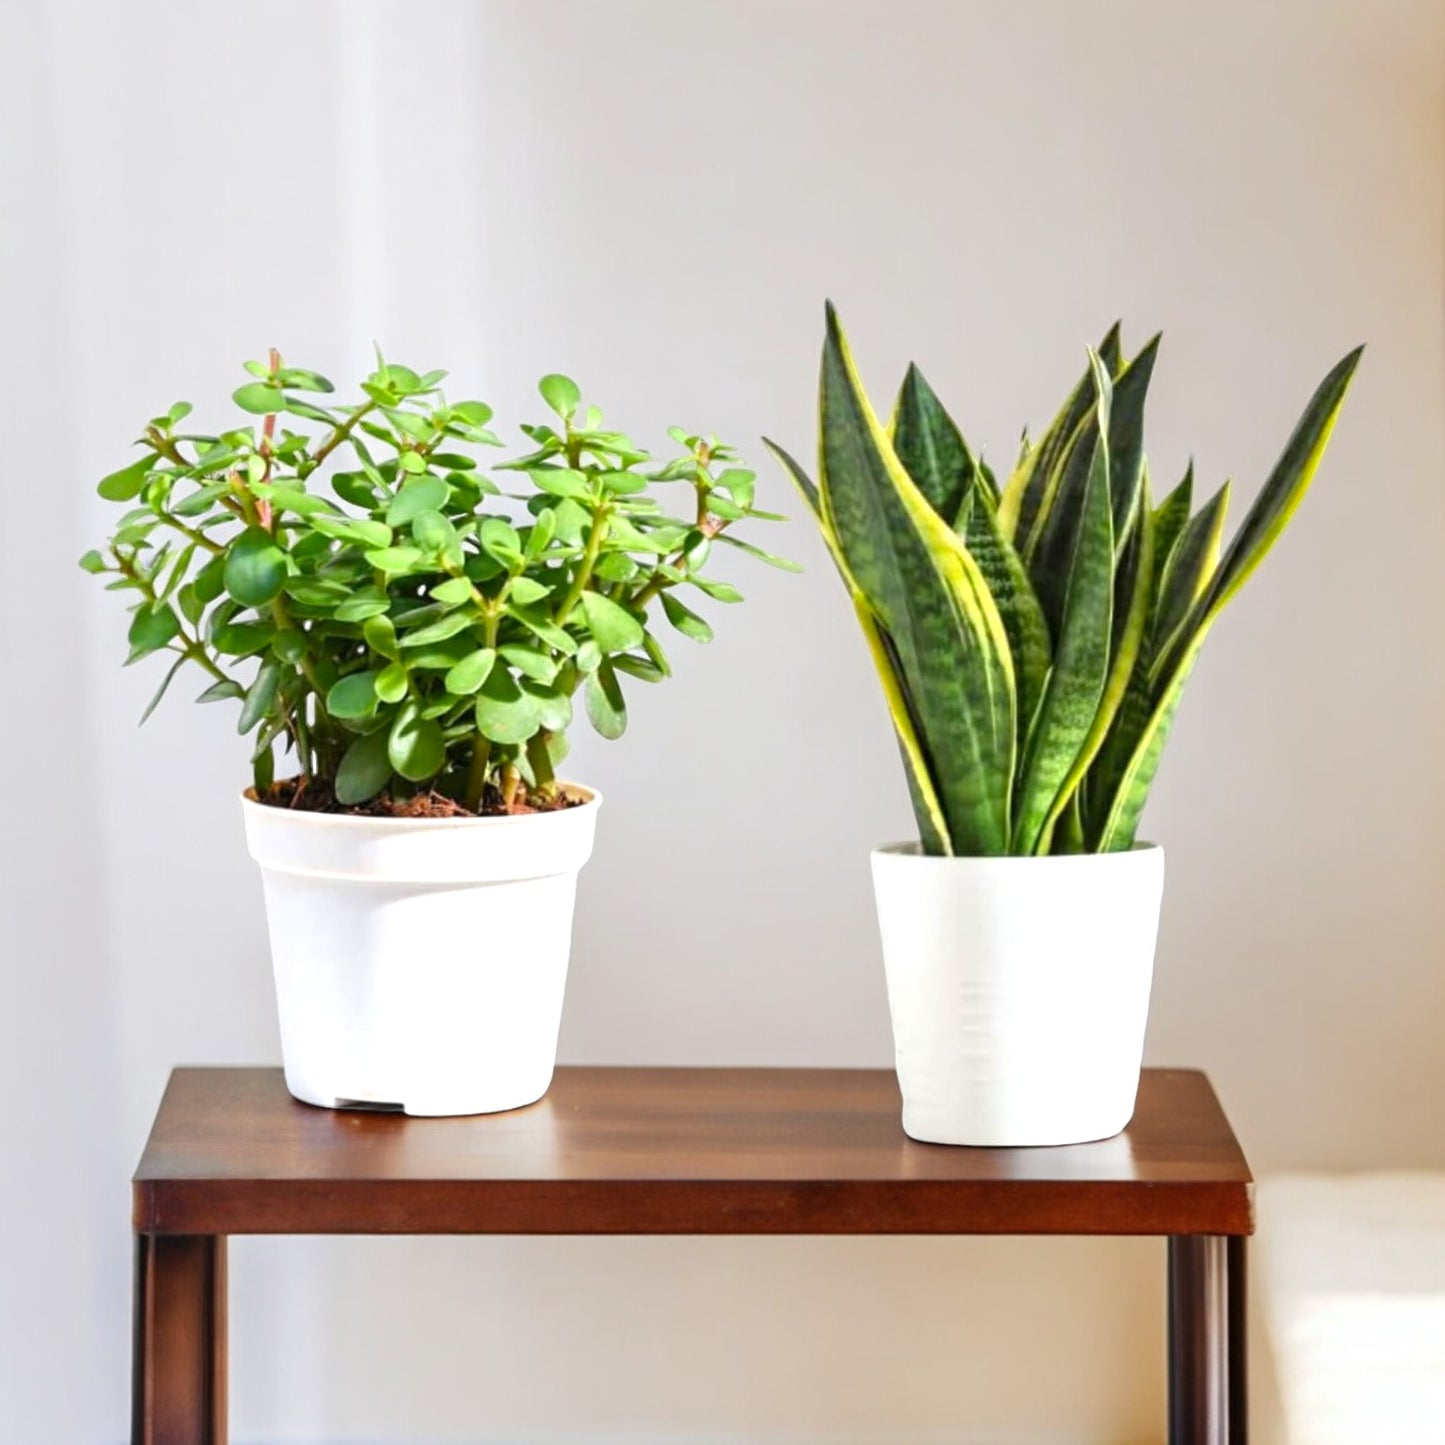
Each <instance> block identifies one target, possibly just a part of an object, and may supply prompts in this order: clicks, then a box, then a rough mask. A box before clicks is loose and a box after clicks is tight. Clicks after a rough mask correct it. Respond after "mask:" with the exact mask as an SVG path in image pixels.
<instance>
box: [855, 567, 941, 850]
mask: <svg viewBox="0 0 1445 1445" xmlns="http://www.w3.org/2000/svg"><path fill="white" fill-rule="evenodd" d="M853 606H854V609H855V610H856V611H857V614H858V622H859V625H860V626H861V627H862V629H863V636H864V638H865V639H866V640H867V642H868V651H869V653H870V654H871V655H872V657H873V665H874V667H875V668H876V669H877V671H878V677H879V680H880V681H881V682H882V684H883V696H884V699H885V701H886V702H887V704H888V715H889V717H890V718H891V719H892V722H893V731H894V733H895V734H896V735H897V738H898V750H899V752H900V754H901V755H902V758H903V774H904V776H905V777H906V778H907V779H908V796H909V798H910V800H911V801H912V803H913V816H914V818H915V819H916V820H917V823H918V837H919V841H920V842H921V843H922V845H923V851H924V852H925V853H927V854H928V855H929V856H930V857H935V858H936V857H944V856H947V855H949V854H951V853H952V852H953V842H952V840H951V839H950V837H949V834H948V820H947V819H946V818H945V817H944V816H943V805H942V804H941V803H940V802H939V799H938V788H937V786H936V785H935V783H934V781H933V770H932V766H931V764H930V762H929V760H928V758H927V757H926V755H925V754H924V750H923V746H924V745H923V740H922V738H921V737H920V736H919V732H918V726H917V723H916V722H915V720H914V713H913V707H912V704H911V703H910V702H909V700H908V684H907V682H906V681H905V679H904V676H903V670H902V667H901V665H900V663H899V661H898V649H897V648H896V647H894V645H893V641H892V639H891V638H890V637H889V636H888V634H887V633H886V632H884V631H883V628H882V627H881V626H880V625H879V623H878V619H877V618H876V617H875V616H874V615H873V609H872V608H871V607H870V606H869V605H868V599H867V598H866V597H864V596H863V595H862V593H860V592H854V594H853Z"/></svg>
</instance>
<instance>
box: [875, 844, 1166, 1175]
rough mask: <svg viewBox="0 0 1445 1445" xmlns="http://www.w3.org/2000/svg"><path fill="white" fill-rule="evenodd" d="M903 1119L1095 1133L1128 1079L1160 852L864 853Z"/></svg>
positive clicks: (1132, 1088) (1035, 1135)
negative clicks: (870, 855) (869, 873)
mask: <svg viewBox="0 0 1445 1445" xmlns="http://www.w3.org/2000/svg"><path fill="white" fill-rule="evenodd" d="M873 888H874V894H875V896H876V899H877V903H878V922H879V928H880V931H881V933H882V936H883V963H884V968H885V970H886V973H887V977H888V1003H889V1009H890V1012H891V1013H892V1016H893V1039H894V1046H895V1050H896V1053H897V1063H898V1082H899V1085H900V1087H901V1089H902V1092H903V1128H904V1132H905V1133H907V1134H908V1135H909V1136H910V1137H912V1138H914V1139H921V1140H924V1141H925V1142H928V1143H934V1144H976V1145H988V1146H995V1147H1007V1146H1017V1145H1031V1144H1076V1143H1081V1142H1083V1141H1084V1140H1089V1139H1107V1138H1110V1137H1111V1136H1113V1135H1115V1134H1117V1133H1118V1132H1119V1131H1120V1130H1121V1129H1123V1128H1124V1127H1125V1125H1126V1124H1128V1122H1129V1120H1130V1118H1131V1117H1132V1116H1133V1113H1134V1100H1135V1096H1136V1095H1137V1093H1138V1089H1139V1068H1140V1063H1141V1061H1142V1058H1143V1052H1144V1026H1145V1023H1146V1020H1147V1018H1148V1013H1149V988H1150V984H1151V982H1152V979H1153V973H1154V945H1155V941H1156V938H1157V936H1158V931H1159V905H1160V900H1161V898H1162V895H1163V889H1164V852H1163V850H1162V849H1161V848H1158V847H1155V846H1154V845H1152V844H1142V845H1140V846H1139V847H1136V848H1135V849H1134V850H1133V851H1132V852H1128V853H1093V854H1089V853H1085V854H1075V855H1067V856H1058V857H1043V858H930V857H925V856H924V855H922V854H921V853H920V851H919V849H918V846H917V845H916V844H894V845H892V846H889V847H885V848H876V849H874V851H873Z"/></svg>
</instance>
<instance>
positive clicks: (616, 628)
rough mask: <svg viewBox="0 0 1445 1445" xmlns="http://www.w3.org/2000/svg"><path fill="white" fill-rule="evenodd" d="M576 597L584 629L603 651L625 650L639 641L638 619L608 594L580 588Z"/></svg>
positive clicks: (640, 634) (640, 640) (640, 626)
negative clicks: (585, 627) (584, 590)
mask: <svg viewBox="0 0 1445 1445" xmlns="http://www.w3.org/2000/svg"><path fill="white" fill-rule="evenodd" d="M580 601H581V607H582V615H583V617H585V618H586V620H587V630H588V631H589V632H590V633H591V634H592V637H593V639H594V640H595V641H596V643H597V645H598V647H600V648H601V649H602V650H603V652H607V653H612V652H627V651H628V650H629V649H631V648H634V647H638V646H640V645H641V643H642V630H643V629H642V623H640V622H639V621H638V620H637V618H635V617H634V616H633V615H632V614H631V613H630V612H628V611H627V610H626V609H625V608H623V607H620V606H619V605H618V604H617V603H616V602H614V601H612V599H611V598H610V597H604V596H603V595H602V593H600V592H584V593H583V594H582V597H581V599H580Z"/></svg>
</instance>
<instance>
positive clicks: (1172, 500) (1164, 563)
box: [1149, 461, 1194, 610]
mask: <svg viewBox="0 0 1445 1445" xmlns="http://www.w3.org/2000/svg"><path fill="white" fill-rule="evenodd" d="M1193 510H1194V463H1193V461H1191V462H1190V463H1189V465H1188V466H1187V467H1186V468H1185V470H1184V476H1183V478H1182V479H1181V480H1180V482H1179V484H1178V485H1177V486H1176V487H1175V488H1174V490H1173V491H1172V492H1170V493H1169V495H1168V496H1167V497H1165V498H1164V500H1163V501H1162V502H1160V503H1159V505H1158V506H1157V507H1156V508H1155V509H1154V578H1153V581H1152V583H1151V585H1150V589H1149V597H1150V602H1149V606H1150V608H1151V610H1152V609H1153V607H1154V605H1155V601H1156V600H1157V598H1158V596H1159V586H1160V581H1161V579H1162V578H1163V576H1164V569H1165V568H1166V567H1168V565H1169V562H1170V559H1171V558H1172V557H1173V556H1174V549H1175V547H1176V546H1177V545H1178V543H1179V539H1180V537H1182V536H1183V534H1184V528H1185V526H1186V525H1187V523H1188V521H1189V514H1190V513H1191V512H1192V511H1193Z"/></svg>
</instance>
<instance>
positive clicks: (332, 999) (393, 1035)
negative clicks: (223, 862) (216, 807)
mask: <svg viewBox="0 0 1445 1445" xmlns="http://www.w3.org/2000/svg"><path fill="white" fill-rule="evenodd" d="M574 791H586V790H581V789H576V790H574ZM601 801H602V800H601V797H600V795H598V794H596V793H591V792H588V793H587V801H586V802H585V803H583V804H580V805H579V806H577V807H573V808H568V809H565V810H563V811H560V812H555V813H530V814H522V815H518V816H516V817H510V818H420V819H408V818H356V817H346V816H344V815H334V814H325V813H306V812H300V811H296V812H292V811H289V810H287V809H284V808H274V807H268V806H266V805H264V804H261V803H257V802H254V801H253V800H252V799H250V798H246V799H244V800H243V806H244V811H245V818H246V842H247V846H248V847H249V848H250V852H251V856H252V857H253V858H254V859H255V860H256V861H257V862H258V863H259V864H260V865H261V878H262V881H263V884H264V886H265V895H266V920H267V925H268V927H269V929H270V935H271V959H272V963H273V965H274V968H275V973H276V1002H277V1006H278V1009H279V1012H280V1019H281V1051H282V1057H283V1060H284V1062H285V1066H286V1086H287V1088H289V1089H290V1090H291V1092H292V1093H293V1094H294V1095H295V1096H296V1097H297V1098H298V1099H303V1100H305V1101H306V1102H307V1103H309V1104H321V1105H324V1106H327V1107H330V1108H344V1107H347V1106H355V1107H371V1108H377V1107H382V1108H385V1107H390V1108H400V1109H402V1110H404V1111H405V1112H406V1113H408V1114H484V1113H492V1112H494V1111H496V1110H500V1109H515V1108H518V1107H519V1106H521V1105H523V1104H530V1103H532V1102H533V1101H534V1100H536V1099H540V1098H541V1097H542V1095H543V1094H545V1093H546V1092H547V1088H548V1085H549V1084H550V1083H551V1081H552V1071H553V1068H554V1066H555V1064H556V1055H557V1029H558V1025H559V1023H560V1021H561V1017H562V994H563V989H564V987H565V985H566V980H567V958H568V953H569V951H570V948H571V941H572V905H573V900H574V898H575V896H576V890H577V873H578V870H579V869H580V868H581V867H582V865H583V864H584V863H585V862H586V861H587V859H588V857H589V856H590V855H591V853H592V837H593V831H594V828H595V826H596V821H597V810H598V807H599V806H600V804H601Z"/></svg>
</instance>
